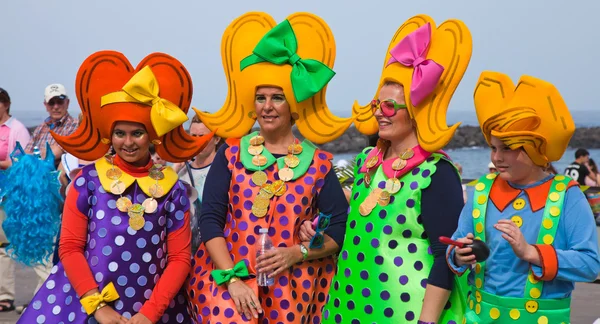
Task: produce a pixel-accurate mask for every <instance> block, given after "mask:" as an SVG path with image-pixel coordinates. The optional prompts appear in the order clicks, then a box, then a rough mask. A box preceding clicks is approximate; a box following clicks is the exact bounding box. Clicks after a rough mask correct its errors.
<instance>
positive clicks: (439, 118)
mask: <svg viewBox="0 0 600 324" xmlns="http://www.w3.org/2000/svg"><path fill="white" fill-rule="evenodd" d="M470 57H471V36H470V33H469V30H468V28H467V27H466V26H465V25H464V24H463V23H462V22H461V21H458V20H448V21H445V22H444V23H442V25H440V26H439V27H437V28H436V25H435V22H434V21H433V20H432V19H431V18H430V17H428V16H426V15H419V16H415V17H412V18H410V19H409V20H408V21H406V22H405V23H404V24H403V25H402V26H401V27H400V28H399V29H398V31H397V32H396V34H395V36H394V38H393V39H392V41H391V43H390V45H389V47H388V50H387V53H386V56H385V61H384V68H383V72H382V76H381V79H380V83H379V86H378V89H377V94H376V95H375V97H374V99H373V101H372V102H371V104H370V105H367V106H365V107H360V106H358V105H355V107H354V109H353V114H354V115H355V116H356V117H357V118H356V121H355V123H356V126H357V128H358V129H359V131H361V132H363V133H365V134H372V133H375V132H377V131H378V132H379V137H380V139H379V141H378V143H377V145H376V147H368V148H366V149H365V150H364V151H363V152H362V153H361V154H359V155H358V156H357V159H356V162H357V163H356V165H357V166H356V168H355V174H354V178H355V182H354V185H353V188H352V196H351V201H350V214H349V216H348V223H347V227H346V238H345V240H344V246H343V247H342V249H341V253H340V258H339V261H338V270H337V272H336V275H335V277H334V280H333V285H332V289H331V290H330V291H329V299H328V301H327V305H326V307H325V312H324V318H325V320H324V321H323V322H324V323H361V322H362V323H367V322H368V323H372V322H376V323H417V322H418V323H458V321H459V319H461V316H462V311H463V307H464V302H463V303H461V298H460V294H459V291H458V289H453V288H454V280H455V276H454V274H453V273H452V272H451V271H450V270H449V269H448V266H447V265H446V261H445V248H446V246H444V245H443V244H441V243H440V242H439V241H438V237H439V236H442V235H446V236H448V235H451V234H452V233H453V232H454V230H455V228H456V226H457V223H458V216H459V214H460V211H461V209H462V207H463V205H464V202H463V197H462V187H461V182H460V176H459V174H458V171H457V170H456V169H455V167H454V165H453V163H452V162H451V161H450V160H449V158H448V157H447V156H446V155H445V153H443V152H441V151H440V149H442V148H443V147H444V146H445V145H446V144H447V143H448V142H449V141H450V139H451V138H452V135H453V134H454V131H455V130H456V128H457V127H458V126H459V125H458V124H457V125H453V126H452V127H450V128H448V127H447V126H446V110H447V108H448V104H449V101H450V99H451V97H452V95H453V93H454V90H455V89H456V87H457V86H458V84H459V82H460V80H461V78H462V76H463V74H464V72H465V70H466V69H467V65H468V64H469V60H470ZM303 229H304V226H303ZM305 232H309V233H310V234H309V235H312V234H314V232H312V231H310V230H307V231H305V230H303V231H302V233H303V234H304V233H305ZM302 239H303V240H306V239H308V237H303V238H302Z"/></svg>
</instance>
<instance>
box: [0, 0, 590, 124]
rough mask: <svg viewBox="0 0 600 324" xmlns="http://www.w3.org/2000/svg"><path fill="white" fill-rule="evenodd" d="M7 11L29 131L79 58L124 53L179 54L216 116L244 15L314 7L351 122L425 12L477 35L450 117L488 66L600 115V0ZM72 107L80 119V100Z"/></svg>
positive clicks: (20, 107)
mask: <svg viewBox="0 0 600 324" xmlns="http://www.w3.org/2000/svg"><path fill="white" fill-rule="evenodd" d="M575 4H577V5H575ZM1 8H2V9H1V13H2V20H0V24H1V25H2V27H1V30H2V33H1V37H0V43H1V44H2V50H1V54H0V58H1V59H0V87H3V88H5V89H6V90H8V91H9V93H10V95H11V97H12V101H13V108H12V111H13V115H14V116H15V117H17V118H18V119H21V120H22V121H23V122H24V123H25V124H26V125H27V126H31V125H36V124H39V123H40V122H41V121H42V120H43V118H44V117H46V116H47V114H46V113H45V108H44V106H43V105H42V102H43V91H44V87H45V86H46V85H48V84H50V83H54V82H57V83H63V84H64V85H65V86H66V87H67V91H69V92H70V94H73V93H74V89H73V88H74V84H75V76H76V73H77V70H78V68H79V65H80V64H81V62H83V60H84V59H85V58H86V57H87V56H89V55H90V54H91V53H93V52H95V51H98V50H104V49H110V50H117V51H120V52H122V53H124V54H125V55H126V56H127V57H128V58H129V60H130V61H131V62H132V64H133V65H134V66H135V65H136V64H137V63H138V62H139V61H140V60H141V59H142V58H143V57H144V56H146V55H147V54H149V53H151V52H165V53H168V54H171V55H173V56H175V57H176V58H178V59H179V60H180V61H182V62H183V64H184V65H185V66H186V67H187V68H188V70H189V71H190V74H191V75H192V78H193V82H194V99H193V105H194V106H196V107H198V108H200V109H202V110H208V111H213V112H214V111H216V110H218V109H219V108H220V107H221V105H222V104H223V102H224V100H225V96H226V92H227V89H226V83H225V76H224V74H223V70H222V66H221V59H220V42H221V36H222V33H223V31H224V29H225V28H226V27H227V25H228V24H229V23H230V22H231V21H232V20H233V19H235V18H236V17H238V16H239V15H241V14H243V13H245V12H248V11H265V12H268V13H269V14H271V15H272V16H273V17H274V18H275V19H276V20H277V21H281V20H282V19H284V18H285V17H286V16H287V15H289V14H290V13H293V12H297V11H308V12H313V13H315V14H317V15H319V16H321V17H322V18H323V19H324V20H325V21H326V22H327V23H328V24H329V26H330V28H331V29H332V31H333V34H334V36H335V39H336V43H337V58H336V62H335V67H334V70H335V71H336V72H337V75H336V77H335V78H334V79H333V80H332V82H331V83H330V85H329V88H328V92H327V94H328V103H329V107H330V108H331V110H332V111H333V112H334V113H336V114H337V115H339V116H349V115H350V108H351V106H352V103H353V101H354V100H355V99H358V100H359V101H360V102H363V103H364V102H367V101H368V100H369V98H371V97H372V95H373V92H374V91H375V87H376V85H377V82H378V80H379V76H380V73H381V64H382V62H381V61H382V59H383V56H384V54H385V50H386V49H387V46H388V43H389V41H390V39H391V37H392V36H393V34H394V32H395V31H396V29H397V28H398V27H399V26H400V25H401V24H402V23H403V22H404V21H405V20H406V19H408V18H409V17H411V16H413V15H415V14H419V13H425V14H428V15H430V16H431V17H433V18H434V19H435V21H436V22H437V23H438V24H440V23H441V22H442V21H444V20H446V19H449V18H458V19H461V20H463V21H464V22H465V23H466V24H467V26H469V28H470V30H471V33H472V35H473V55H472V58H471V64H470V66H469V69H468V70H467V72H466V74H465V76H464V78H463V81H462V83H461V85H460V86H459V88H458V90H457V92H456V93H455V95H454V98H453V101H452V103H451V106H450V110H451V112H460V111H468V112H469V113H467V114H466V115H465V116H467V115H469V114H472V116H473V117H474V112H473V111H474V110H473V104H472V102H473V101H472V92H473V88H474V85H475V82H476V81H477V78H478V76H479V73H480V72H481V71H482V70H497V71H501V72H504V73H507V74H509V75H510V76H511V77H513V78H514V79H515V80H516V79H518V77H519V76H520V75H521V74H530V75H533V76H536V77H539V78H542V79H546V80H548V81H550V82H553V83H554V84H555V85H556V86H557V87H558V89H559V90H560V91H561V94H562V95H563V97H564V98H565V100H566V102H567V104H568V105H569V107H570V108H571V109H572V110H574V111H580V112H584V111H585V110H592V109H597V103H598V99H597V98H596V97H595V96H596V94H597V93H598V90H599V86H598V82H597V80H596V77H597V76H598V75H599V74H600V67H599V65H598V63H597V62H595V61H596V60H598V51H599V50H600V46H599V41H598V39H599V37H598V35H597V34H594V33H595V32H596V31H597V30H598V26H597V23H595V21H596V20H597V15H598V12H600V2H599V1H592V0H581V1H573V2H572V3H571V5H567V4H566V2H564V1H558V0H545V1H544V0H527V1H523V0H504V1H477V0H469V1H467V0H464V1H448V0H439V1H433V0H431V1H402V0H396V1H389V0H388V1H380V0H368V1H365V0H363V1H356V0H345V1H341V0H338V1H332V0H329V1H326V0H321V1H319V0H304V1H281V0H229V1H223V0H221V1H201V0H195V1H194V0H181V1H178V0H172V1H168V2H167V1H156V0H127V1H117V0H103V1H76V0H51V1H33V0H19V1H12V0H4V1H3V4H2V6H1ZM73 98H74V96H73ZM70 110H71V113H72V114H73V115H75V116H76V115H77V113H78V111H79V108H78V107H77V104H76V100H73V101H72V104H71V108H70ZM459 115H460V114H459Z"/></svg>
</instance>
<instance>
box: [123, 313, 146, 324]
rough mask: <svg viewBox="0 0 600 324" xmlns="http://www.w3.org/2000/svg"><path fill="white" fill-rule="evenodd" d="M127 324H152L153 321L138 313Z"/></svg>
mask: <svg viewBox="0 0 600 324" xmlns="http://www.w3.org/2000/svg"><path fill="white" fill-rule="evenodd" d="M127 324H152V321H150V320H149V319H148V317H146V316H144V314H142V313H137V314H135V315H133V317H132V318H131V319H130V320H129V321H128V322H127Z"/></svg>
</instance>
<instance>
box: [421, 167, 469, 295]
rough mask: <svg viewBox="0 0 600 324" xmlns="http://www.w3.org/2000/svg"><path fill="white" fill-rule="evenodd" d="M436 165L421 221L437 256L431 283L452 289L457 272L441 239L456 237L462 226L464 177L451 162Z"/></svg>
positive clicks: (432, 270) (429, 281)
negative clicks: (462, 179) (450, 263)
mask: <svg viewBox="0 0 600 324" xmlns="http://www.w3.org/2000/svg"><path fill="white" fill-rule="evenodd" d="M436 166H437V171H436V172H435V173H434V174H433V175H432V176H431V184H430V185H429V187H427V188H426V189H425V190H423V194H422V196H421V197H422V198H421V218H422V220H423V227H424V228H425V233H426V234H427V236H428V237H429V242H431V250H432V252H433V256H434V261H433V267H432V268H431V272H430V273H429V278H428V284H430V285H433V286H436V287H440V288H443V289H446V290H451V289H452V285H453V282H454V273H453V272H452V271H451V270H450V268H449V267H448V264H447V263H446V248H447V246H446V245H445V244H442V243H440V241H439V237H440V236H447V237H451V236H452V234H453V233H454V231H455V230H456V227H457V226H458V218H459V216H460V212H461V211H462V208H463V206H464V200H463V194H462V186H461V183H460V178H459V177H458V174H457V172H456V170H455V169H454V167H453V166H452V165H451V164H450V162H448V161H446V160H440V161H439V162H438V163H437V164H436Z"/></svg>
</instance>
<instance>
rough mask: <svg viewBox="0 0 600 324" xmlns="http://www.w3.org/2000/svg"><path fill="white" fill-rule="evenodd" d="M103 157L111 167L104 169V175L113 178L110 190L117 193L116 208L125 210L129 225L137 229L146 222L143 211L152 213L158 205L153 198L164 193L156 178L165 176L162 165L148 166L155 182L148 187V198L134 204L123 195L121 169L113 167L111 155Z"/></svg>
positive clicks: (159, 178)
mask: <svg viewBox="0 0 600 324" xmlns="http://www.w3.org/2000/svg"><path fill="white" fill-rule="evenodd" d="M105 158H106V160H107V161H108V162H109V163H110V164H111V168H110V169H108V170H107V171H106V177H107V178H109V179H111V180H113V182H112V183H111V184H110V192H111V193H112V194H114V195H119V199H117V203H116V205H117V209H118V210H119V211H121V212H123V213H124V212H127V215H128V216H129V226H130V227H131V228H132V229H134V230H136V231H139V230H141V229H142V228H143V227H144V224H145V223H146V221H145V219H144V213H148V214H152V213H154V212H155V211H156V209H157V207H158V202H157V201H156V199H154V198H155V197H161V196H162V195H163V194H164V191H163V188H162V187H161V186H160V184H159V183H158V180H162V179H164V177H165V175H164V173H163V172H162V169H163V168H164V167H163V166H162V165H160V164H155V165H153V166H152V167H151V168H150V173H149V174H148V176H149V177H150V178H152V179H154V180H156V183H155V184H153V185H152V186H150V188H149V189H150V190H149V192H150V198H147V199H145V200H144V202H143V203H142V204H137V203H136V204H134V203H132V202H131V199H129V198H128V197H123V192H125V189H126V187H125V183H123V181H121V180H120V178H121V176H122V175H123V171H121V170H120V169H117V168H115V165H114V157H113V156H111V155H106V156H105Z"/></svg>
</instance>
